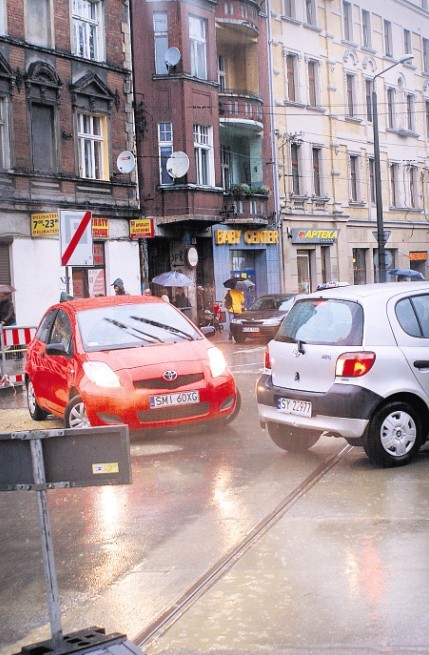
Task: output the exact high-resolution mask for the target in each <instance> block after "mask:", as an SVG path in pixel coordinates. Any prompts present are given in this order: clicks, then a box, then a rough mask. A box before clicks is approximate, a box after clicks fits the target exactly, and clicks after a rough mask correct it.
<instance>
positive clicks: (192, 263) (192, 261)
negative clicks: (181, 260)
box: [186, 246, 198, 268]
mask: <svg viewBox="0 0 429 655" xmlns="http://www.w3.org/2000/svg"><path fill="white" fill-rule="evenodd" d="M186 261H187V262H188V266H189V267H190V268H195V267H196V266H197V264H198V250H197V249H196V248H195V246H190V247H189V248H188V249H187V251H186Z"/></svg>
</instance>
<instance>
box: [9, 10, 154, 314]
mask: <svg viewBox="0 0 429 655" xmlns="http://www.w3.org/2000/svg"><path fill="white" fill-rule="evenodd" d="M133 148H134V123H133V106H132V75H131V47H130V22H129V7H128V2H127V0H95V1H94V0H61V1H58V0H55V1H54V0H0V282H2V283H7V284H11V285H13V287H15V289H16V292H15V293H14V297H13V299H14V302H15V307H16V314H17V322H18V324H20V325H26V324H34V323H37V322H38V320H39V319H40V317H41V315H42V313H43V311H44V310H45V309H46V307H47V306H48V305H49V304H51V303H53V302H57V301H58V300H59V297H60V292H61V291H62V290H66V289H68V291H69V293H71V294H73V295H75V296H89V295H97V294H106V293H107V294H110V293H112V291H111V286H110V285H111V283H112V282H113V280H114V279H115V278H116V277H121V278H123V279H124V281H125V284H126V287H127V290H128V291H133V292H137V293H139V292H140V289H141V283H140V248H139V242H138V241H137V240H133V239H131V238H130V227H129V226H130V219H137V218H138V217H139V216H140V214H139V202H138V190H137V183H136V171H135V170H129V169H130V168H131V167H126V171H127V172H124V171H121V169H120V168H119V169H118V165H117V161H118V156H119V155H120V153H124V152H125V153H129V152H131V154H132V151H133ZM88 211H90V212H91V213H92V219H93V220H92V239H93V248H91V247H90V246H89V250H88V252H89V255H88V257H86V258H85V257H83V258H82V257H81V258H79V257H75V259H74V260H73V258H71V259H70V260H67V261H70V262H73V261H75V265H68V266H63V265H62V264H63V263H64V261H66V260H64V259H63V258H62V255H63V254H64V248H65V246H66V245H67V243H68V241H67V234H66V233H65V230H64V234H63V236H62V241H61V242H60V227H61V219H62V217H63V216H65V217H69V218H70V216H72V218H73V220H80V218H79V217H82V216H85V214H86V212H88ZM64 225H66V223H65V224H64ZM87 236H88V241H91V234H89V235H87ZM62 249H63V250H62Z"/></svg>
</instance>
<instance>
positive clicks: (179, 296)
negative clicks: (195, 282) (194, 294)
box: [173, 287, 189, 309]
mask: <svg viewBox="0 0 429 655" xmlns="http://www.w3.org/2000/svg"><path fill="white" fill-rule="evenodd" d="M173 305H174V306H175V307H177V309H183V308H184V307H189V301H188V299H187V297H186V294H185V290H184V288H183V287H177V290H176V297H175V298H174V300H173Z"/></svg>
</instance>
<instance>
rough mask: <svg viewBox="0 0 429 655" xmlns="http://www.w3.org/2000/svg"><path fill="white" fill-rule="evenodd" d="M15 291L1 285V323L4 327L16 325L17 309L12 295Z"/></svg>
mask: <svg viewBox="0 0 429 655" xmlns="http://www.w3.org/2000/svg"><path fill="white" fill-rule="evenodd" d="M12 291H15V289H14V288H13V287H10V286H8V285H6V284H0V323H1V324H2V325H5V326H6V325H16V317H15V308H14V306H13V302H12V298H11V297H10V294H11V292H12Z"/></svg>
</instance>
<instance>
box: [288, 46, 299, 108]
mask: <svg viewBox="0 0 429 655" xmlns="http://www.w3.org/2000/svg"><path fill="white" fill-rule="evenodd" d="M296 64H297V56H296V55H292V54H288V55H286V80H287V90H286V93H287V99H288V100H289V101H290V102H296V100H297V95H296Z"/></svg>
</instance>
